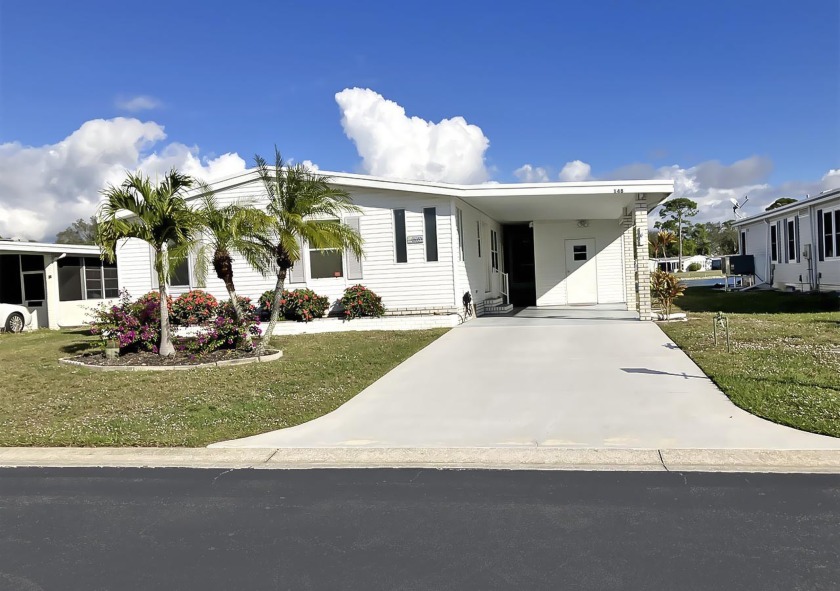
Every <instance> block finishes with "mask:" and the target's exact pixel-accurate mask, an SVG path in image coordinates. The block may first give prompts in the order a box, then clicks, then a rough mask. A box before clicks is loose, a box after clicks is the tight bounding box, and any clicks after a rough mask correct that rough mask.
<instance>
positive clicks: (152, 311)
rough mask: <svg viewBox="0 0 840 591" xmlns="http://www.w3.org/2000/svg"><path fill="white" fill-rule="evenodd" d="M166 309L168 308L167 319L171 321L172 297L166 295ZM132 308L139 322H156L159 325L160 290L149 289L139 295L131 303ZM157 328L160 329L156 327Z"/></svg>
mask: <svg viewBox="0 0 840 591" xmlns="http://www.w3.org/2000/svg"><path fill="white" fill-rule="evenodd" d="M166 305H167V310H169V321H170V322H171V321H172V298H171V297H170V296H168V295H167V296H166ZM132 308H133V310H134V312H135V314H136V315H137V318H138V319H139V320H140V322H141V323H145V324H157V325H158V326H160V292H157V291H150V292H149V293H147V294H144V295H141V296H140V297H139V298H137V300H136V301H135V302H134V303H133V304H132ZM158 330H160V329H159V328H158Z"/></svg>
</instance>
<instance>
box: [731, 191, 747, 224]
mask: <svg viewBox="0 0 840 591" xmlns="http://www.w3.org/2000/svg"><path fill="white" fill-rule="evenodd" d="M749 200H750V196H749V195H744V200H743V201H741V202H740V203H738V200H737V199H735V198H734V197H730V198H729V202H730V203H732V215H734V216H735V220H736V221H737V220H740V219H741V218H743V217H744V214H742V213H739V212H740V210H741V209H742V208H743V207H744V205H746V204H747V201H749Z"/></svg>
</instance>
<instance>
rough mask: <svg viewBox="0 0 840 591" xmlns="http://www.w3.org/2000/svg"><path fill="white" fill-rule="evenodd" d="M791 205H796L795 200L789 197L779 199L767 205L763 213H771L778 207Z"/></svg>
mask: <svg viewBox="0 0 840 591" xmlns="http://www.w3.org/2000/svg"><path fill="white" fill-rule="evenodd" d="M791 203H796V199H793V198H791V197H779V198H778V199H776V200H775V201H774V202H773V203H771V204H770V205H768V206H767V207H766V208H765V210H764V211H773V210H774V209H779V208H780V207H784V206H785V205H790V204H791Z"/></svg>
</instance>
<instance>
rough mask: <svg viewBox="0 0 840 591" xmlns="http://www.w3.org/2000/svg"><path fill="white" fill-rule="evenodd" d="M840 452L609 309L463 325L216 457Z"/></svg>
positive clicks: (546, 312) (536, 312) (835, 442)
mask: <svg viewBox="0 0 840 591" xmlns="http://www.w3.org/2000/svg"><path fill="white" fill-rule="evenodd" d="M337 446H338V447H344V446H353V447H499V446H558V447H583V448H601V447H619V448H655V449H667V448H671V449H673V448H708V449H718V448H738V449H840V439H836V438H832V437H825V436H821V435H814V434H810V433H805V432H802V431H797V430H795V429H791V428H788V427H783V426H780V425H776V424H774V423H771V422H769V421H765V420H763V419H760V418H758V417H755V416H753V415H751V414H749V413H747V412H745V411H742V410H740V409H739V408H737V407H736V406H735V405H733V404H732V403H731V402H730V401H729V399H728V398H726V396H725V395H724V394H723V393H721V392H720V390H718V389H717V387H716V386H715V385H714V384H713V383H712V382H711V380H709V379H708V378H707V377H706V376H705V375H704V374H703V373H702V372H701V371H700V369H699V368H698V367H697V366H696V365H695V364H694V363H693V362H692V361H691V360H690V359H689V358H688V357H687V356H686V355H685V354H684V353H683V352H682V351H681V350H680V349H679V348H677V346H676V345H674V343H673V342H672V341H671V340H670V339H669V338H668V337H667V336H665V334H664V333H663V332H662V331H661V330H660V329H659V327H658V326H656V325H655V324H653V323H650V322H639V321H638V320H635V318H634V315H633V314H630V313H628V312H622V311H619V310H611V309H609V308H601V307H597V308H587V309H563V308H557V309H545V308H540V309H532V308H527V309H525V310H522V311H520V312H518V313H516V314H514V315H511V316H508V317H492V318H487V317H485V318H479V319H477V320H473V321H471V322H468V323H466V324H463V325H461V326H459V327H457V328H455V329H453V330H451V331H450V332H448V333H447V334H445V335H444V336H443V337H441V338H440V339H438V340H437V341H435V342H434V343H432V344H431V345H429V346H428V347H426V348H425V349H423V350H422V351H420V352H418V353H417V354H416V355H414V356H413V357H411V358H410V359H408V360H406V361H405V362H404V363H402V364H401V365H400V366H398V367H397V368H395V369H394V370H393V371H391V372H390V373H388V374H387V375H385V376H383V377H382V378H381V379H380V380H379V381H377V382H376V383H374V384H372V385H371V386H370V387H369V388H367V389H366V390H364V391H363V392H361V393H360V394H359V395H357V396H356V397H355V398H353V399H352V400H350V401H348V402H347V403H346V404H344V405H343V406H342V407H341V408H339V409H337V410H336V411H334V412H332V413H330V414H329V415H326V416H324V417H321V418H319V419H316V420H314V421H311V422H309V423H306V424H303V425H299V426H297V427H292V428H289V429H282V430H279V431H273V432H270V433H265V434H262V435H256V436H253V437H247V438H244V439H238V440H234V441H227V442H223V443H219V444H215V445H214V446H213V447H269V448H276V447H337Z"/></svg>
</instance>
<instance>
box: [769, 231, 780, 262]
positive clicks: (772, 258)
mask: <svg viewBox="0 0 840 591" xmlns="http://www.w3.org/2000/svg"><path fill="white" fill-rule="evenodd" d="M774 234H775V237H776V248H775V251H774V249H773V236H774ZM780 243H781V240H779V222H778V221H776V222H773V224H772V225H771V226H770V262H771V263H778V262H779V259H780V258H781V257H779V254H780V253H781V251H780V250H779V244H780Z"/></svg>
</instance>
